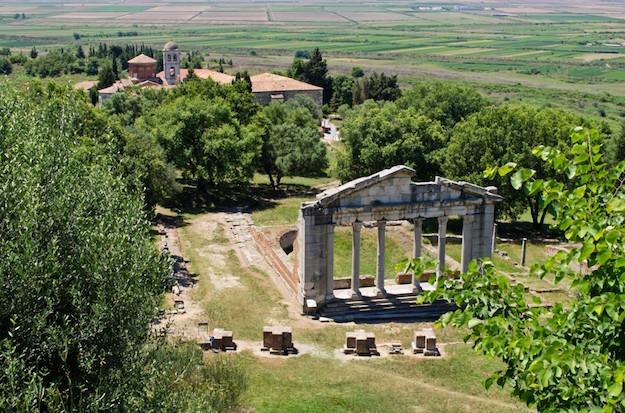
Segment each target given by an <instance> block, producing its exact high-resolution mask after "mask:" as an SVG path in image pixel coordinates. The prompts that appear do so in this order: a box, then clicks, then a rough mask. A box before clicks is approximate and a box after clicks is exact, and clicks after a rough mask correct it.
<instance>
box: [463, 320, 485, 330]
mask: <svg viewBox="0 0 625 413" xmlns="http://www.w3.org/2000/svg"><path fill="white" fill-rule="evenodd" d="M482 323H484V321H482V320H480V319H479V318H472V319H470V320H469V322H468V323H467V326H468V327H469V328H473V327H475V326H476V325H478V324H482Z"/></svg>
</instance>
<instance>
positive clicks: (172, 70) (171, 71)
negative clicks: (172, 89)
mask: <svg viewBox="0 0 625 413" xmlns="http://www.w3.org/2000/svg"><path fill="white" fill-rule="evenodd" d="M169 76H176V68H175V67H173V66H172V67H170V68H169Z"/></svg>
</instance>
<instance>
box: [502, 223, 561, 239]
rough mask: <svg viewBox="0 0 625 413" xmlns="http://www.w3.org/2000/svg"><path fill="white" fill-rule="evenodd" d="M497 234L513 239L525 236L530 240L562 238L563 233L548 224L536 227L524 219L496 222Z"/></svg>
mask: <svg viewBox="0 0 625 413" xmlns="http://www.w3.org/2000/svg"><path fill="white" fill-rule="evenodd" d="M497 236H498V237H499V238H509V239H515V240H520V239H521V238H527V239H529V240H530V241H541V240H545V239H559V240H564V234H563V233H562V231H560V230H558V229H557V228H555V229H554V228H550V227H549V225H543V226H542V227H541V228H540V229H536V228H534V226H533V225H532V223H531V222H525V221H511V222H497Z"/></svg>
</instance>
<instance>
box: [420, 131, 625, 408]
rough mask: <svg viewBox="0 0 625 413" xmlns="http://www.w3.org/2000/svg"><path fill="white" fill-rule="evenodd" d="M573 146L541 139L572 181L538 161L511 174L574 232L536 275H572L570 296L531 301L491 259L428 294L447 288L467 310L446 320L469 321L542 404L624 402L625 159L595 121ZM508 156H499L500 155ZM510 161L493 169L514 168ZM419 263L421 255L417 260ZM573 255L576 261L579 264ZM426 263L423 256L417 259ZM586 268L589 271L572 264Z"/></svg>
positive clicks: (515, 381)
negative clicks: (614, 159)
mask: <svg viewBox="0 0 625 413" xmlns="http://www.w3.org/2000/svg"><path fill="white" fill-rule="evenodd" d="M571 138H572V139H571V143H572V145H571V146H570V147H565V148H564V150H559V149H558V148H555V147H547V146H540V147H538V148H536V149H535V150H534V154H535V156H536V157H537V159H540V160H543V161H546V162H547V163H548V164H549V165H550V167H551V168H553V169H554V170H555V171H556V172H557V173H558V176H567V178H566V179H564V180H558V179H553V178H546V179H541V178H540V177H539V176H538V173H537V171H535V170H533V169H526V168H521V169H517V170H516V172H515V173H514V174H513V175H512V177H511V181H512V182H513V185H514V186H515V187H519V188H520V187H523V188H526V189H527V190H528V191H529V192H530V193H532V192H537V193H541V194H542V196H543V197H544V198H545V199H549V200H551V201H552V202H553V205H554V208H553V209H552V210H553V211H554V214H555V216H554V218H555V221H556V224H555V226H557V227H558V228H559V229H560V230H561V231H563V232H564V234H565V236H566V238H567V239H568V240H569V241H571V243H572V244H571V247H570V248H569V251H560V252H558V253H557V254H555V256H553V257H551V258H550V259H548V260H547V261H546V262H545V263H544V264H542V265H536V266H534V267H533V268H532V273H533V274H534V275H537V276H540V277H544V276H546V275H548V274H551V275H553V276H554V279H555V281H556V283H558V282H560V281H561V280H562V279H564V278H566V279H568V280H569V282H570V288H572V289H573V290H574V291H575V293H576V297H577V298H576V300H575V301H574V302H572V303H571V304H570V305H566V306H565V305H563V304H561V303H556V304H555V305H554V306H553V307H551V308H547V307H540V306H538V307H537V306H532V305H530V302H531V301H532V300H533V301H536V303H540V300H539V299H537V298H532V299H530V297H528V295H527V294H525V292H524V286H523V284H521V283H517V284H515V285H513V284H511V283H510V281H509V279H508V278H507V277H504V276H501V275H498V274H497V273H496V271H495V269H494V268H493V265H492V263H490V262H489V261H486V262H485V263H483V265H482V266H481V270H480V269H479V268H478V266H477V265H476V263H475V262H473V263H471V265H470V270H469V272H468V273H467V274H465V275H463V276H462V277H461V279H459V280H446V281H445V283H440V284H439V286H438V288H437V290H436V291H435V292H433V293H432V294H429V295H428V298H429V299H430V300H432V299H435V298H437V297H441V296H442V297H444V298H446V299H448V300H452V301H455V302H456V303H457V304H459V305H462V306H463V309H461V310H457V311H455V312H453V313H448V314H446V315H444V316H443V317H442V318H441V320H440V321H439V324H440V325H449V324H451V325H455V326H459V327H460V326H464V327H468V329H469V334H468V336H467V337H466V339H467V340H474V344H473V347H474V348H475V350H476V351H478V352H480V353H483V354H486V355H488V356H490V357H498V358H501V359H502V360H503V361H504V363H505V364H506V369H504V370H501V371H499V372H497V373H495V374H494V375H492V376H491V377H489V378H488V379H486V381H485V384H486V387H489V386H490V385H492V384H493V383H494V382H495V381H496V382H497V383H498V384H499V385H500V386H505V385H508V386H510V387H511V388H512V391H513V393H514V394H515V395H517V396H518V397H519V398H520V399H521V400H522V401H524V402H526V403H527V404H528V405H529V406H536V407H537V409H538V410H539V411H545V412H552V411H553V412H555V411H558V412H559V411H563V412H564V411H565V412H623V411H625V392H624V391H623V382H624V381H625V328H624V327H625V325H624V321H625V271H624V270H623V269H624V268H625V240H624V234H625V221H624V219H623V214H624V213H625V187H624V186H623V182H624V181H625V161H621V162H619V163H618V164H617V165H616V166H615V167H613V168H610V167H608V166H607V165H606V164H605V163H604V162H603V159H602V158H603V149H602V145H601V139H600V136H599V133H598V132H597V131H596V130H588V129H583V128H581V127H580V128H577V129H575V131H574V132H573V133H572V135H571ZM499 165H501V163H499ZM515 168H516V165H515V164H506V165H503V166H501V167H500V168H494V169H492V170H490V171H489V172H490V173H497V172H498V175H506V174H508V173H510V172H511V171H512V170H514V169H515ZM414 264H420V263H418V262H415V263H414ZM571 264H575V266H572V265H571ZM413 267H414V268H417V269H420V268H422V267H423V266H422V265H413ZM575 267H577V268H580V267H586V268H588V269H587V270H585V271H580V270H571V268H575Z"/></svg>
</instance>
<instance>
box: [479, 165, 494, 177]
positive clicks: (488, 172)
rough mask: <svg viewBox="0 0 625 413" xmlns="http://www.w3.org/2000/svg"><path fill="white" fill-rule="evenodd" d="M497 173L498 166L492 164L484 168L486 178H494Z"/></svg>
mask: <svg viewBox="0 0 625 413" xmlns="http://www.w3.org/2000/svg"><path fill="white" fill-rule="evenodd" d="M495 175H497V167H496V166H491V167H488V168H486V169H484V172H483V174H482V176H484V178H487V179H493V178H495Z"/></svg>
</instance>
